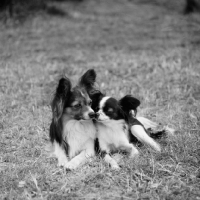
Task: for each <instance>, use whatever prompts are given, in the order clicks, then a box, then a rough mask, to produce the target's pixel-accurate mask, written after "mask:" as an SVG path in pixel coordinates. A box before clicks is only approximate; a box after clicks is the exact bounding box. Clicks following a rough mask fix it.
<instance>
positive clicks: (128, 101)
mask: <svg viewBox="0 0 200 200" xmlns="http://www.w3.org/2000/svg"><path fill="white" fill-rule="evenodd" d="M119 104H120V106H121V108H122V110H123V111H124V112H125V113H127V114H129V112H130V111H131V110H134V111H135V112H136V113H137V107H138V106H139V105H140V101H139V100H138V99H136V98H134V97H132V96H131V95H126V96H124V97H123V98H122V99H120V100H119Z"/></svg>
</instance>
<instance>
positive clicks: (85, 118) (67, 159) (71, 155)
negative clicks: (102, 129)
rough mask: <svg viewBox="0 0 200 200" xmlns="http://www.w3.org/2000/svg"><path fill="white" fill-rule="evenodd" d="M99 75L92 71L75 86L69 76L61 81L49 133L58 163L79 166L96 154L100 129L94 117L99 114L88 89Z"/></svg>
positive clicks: (53, 107)
mask: <svg viewBox="0 0 200 200" xmlns="http://www.w3.org/2000/svg"><path fill="white" fill-rule="evenodd" d="M95 78H96V74H95V72H94V71H93V70H89V71H88V72H86V73H85V74H84V75H83V76H82V77H81V78H80V80H79V82H78V84H77V85H76V86H75V87H72V84H71V81H70V80H69V79H68V78H67V77H64V78H61V79H60V80H59V83H58V86H57V89H56V92H55V95H54V98H53V101H52V104H51V107H52V115H53V118H52V122H51V125H50V134H49V135H50V141H51V143H52V145H53V153H54V155H55V156H56V157H57V159H58V165H59V166H63V167H64V168H68V169H75V168H77V167H78V166H79V165H81V164H83V163H84V162H85V161H86V159H87V158H88V157H92V156H94V155H95V150H94V149H95V148H94V140H95V139H96V137H97V135H96V133H97V132H96V127H95V125H94V123H93V121H92V119H94V118H95V117H96V114H95V112H94V111H93V109H92V108H91V105H92V101H91V99H90V97H89V95H88V92H87V91H91V90H92V86H93V84H94V82H95Z"/></svg>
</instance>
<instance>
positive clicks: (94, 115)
mask: <svg viewBox="0 0 200 200" xmlns="http://www.w3.org/2000/svg"><path fill="white" fill-rule="evenodd" d="M88 115H89V117H90V118H91V119H93V118H95V117H96V113H95V112H91V113H89V114H88Z"/></svg>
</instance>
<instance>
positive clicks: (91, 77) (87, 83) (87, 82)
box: [79, 69, 97, 91]
mask: <svg viewBox="0 0 200 200" xmlns="http://www.w3.org/2000/svg"><path fill="white" fill-rule="evenodd" d="M96 76H97V75H96V72H95V71H94V69H89V70H88V71H87V72H85V74H83V76H82V77H81V78H80V82H79V85H81V86H84V87H85V88H86V90H87V91H90V90H92V89H93V86H94V83H95V81H96Z"/></svg>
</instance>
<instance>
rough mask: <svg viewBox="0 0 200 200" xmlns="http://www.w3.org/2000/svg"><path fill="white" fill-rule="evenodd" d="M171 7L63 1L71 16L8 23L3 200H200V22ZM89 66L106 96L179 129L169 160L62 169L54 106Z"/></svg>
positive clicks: (4, 27) (0, 154) (145, 158)
mask: <svg viewBox="0 0 200 200" xmlns="http://www.w3.org/2000/svg"><path fill="white" fill-rule="evenodd" d="M114 2H115V3H114ZM167 2H168V3H167ZM163 3H164V4H161V3H160V4H159V3H157V4H156V3H154V4H153V3H151V2H150V3H149V2H148V3H147V1H136V0H134V1H124V3H120V1H105V0H102V1H92V0H87V1H85V2H83V3H80V4H76V5H73V4H72V3H70V2H67V3H64V2H60V3H58V4H56V6H57V7H58V8H62V9H63V10H64V11H65V12H66V13H68V15H66V16H64V17H55V16H50V15H47V14H41V13H40V14H39V15H37V16H34V17H33V18H32V19H30V18H29V19H28V20H27V21H25V22H24V23H23V24H17V23H16V22H15V21H13V20H10V21H7V24H5V23H1V26H0V27H1V30H0V44H1V45H0V52H1V54H0V56H1V59H0V99H1V101H0V102H1V103H0V134H1V140H0V199H4V200H5V199H6V200H7V199H9V200H10V199H48V200H51V199H52V200H55V199H166V200H171V199H192V200H193V199H195V200H199V199H200V192H199V191H200V169H199V166H200V139H199V138H200V137H199V136H200V101H199V100H200V58H199V55H200V51H199V47H200V34H199V33H200V29H199V24H200V21H199V16H198V15H197V14H193V15H189V16H183V15H182V13H181V10H182V9H181V8H182V7H183V2H181V1H164V0H163ZM163 5H164V6H163ZM172 8H173V9H172ZM89 68H94V69H95V70H96V71H97V74H98V83H99V86H100V87H101V89H102V90H103V91H106V93H107V94H109V95H113V96H115V97H117V98H120V97H122V96H123V95H125V94H130V93H131V94H133V95H134V96H136V97H138V98H139V99H140V100H141V102H142V105H141V109H140V113H142V115H143V116H146V117H148V118H150V119H152V120H154V121H156V122H158V123H162V124H164V125H167V126H169V127H172V128H174V129H176V133H175V135H174V136H173V137H172V136H168V137H167V138H162V139H161V140H160V141H159V142H160V144H161V145H162V152H161V153H156V152H154V151H153V150H151V149H150V148H146V147H144V146H143V147H141V148H140V152H141V156H140V159H139V160H138V161H137V162H136V161H134V160H129V159H127V158H126V157H123V158H122V160H121V162H120V164H121V166H122V168H121V170H120V171H118V172H116V171H112V170H111V169H110V168H109V166H107V164H106V163H105V162H104V161H103V160H101V159H99V158H94V159H93V161H92V162H88V163H87V164H85V165H84V166H82V167H81V168H79V169H78V170H76V171H67V172H66V171H65V170H63V169H62V168H58V167H57V161H56V159H55V158H52V157H50V156H49V154H48V152H47V151H46V150H45V148H46V145H47V144H48V142H49V137H48V132H49V124H50V121H51V110H50V106H49V104H50V99H51V97H52V94H53V92H54V90H55V87H56V84H57V81H58V79H59V77H60V76H61V75H62V74H66V75H67V76H69V77H70V78H71V79H72V80H73V81H76V80H77V79H78V78H79V77H80V75H81V74H83V73H84V72H85V71H86V70H87V69H89Z"/></svg>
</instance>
